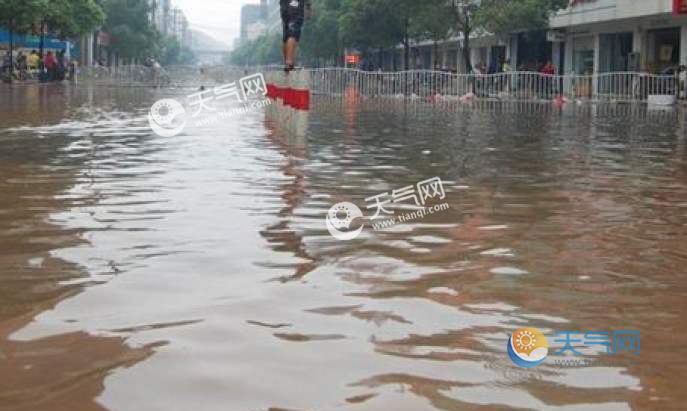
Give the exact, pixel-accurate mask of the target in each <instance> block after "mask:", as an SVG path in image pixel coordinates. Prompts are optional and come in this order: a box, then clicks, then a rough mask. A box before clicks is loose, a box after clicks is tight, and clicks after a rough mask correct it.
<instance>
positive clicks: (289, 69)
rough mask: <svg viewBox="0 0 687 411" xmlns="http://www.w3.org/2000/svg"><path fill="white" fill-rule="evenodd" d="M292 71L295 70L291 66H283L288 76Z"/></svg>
mask: <svg viewBox="0 0 687 411" xmlns="http://www.w3.org/2000/svg"><path fill="white" fill-rule="evenodd" d="M294 69H295V67H294V65H293V64H287V65H286V66H284V72H285V73H286V74H289V73H290V72H292V71H293V70H294Z"/></svg>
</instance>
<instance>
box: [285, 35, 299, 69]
mask: <svg viewBox="0 0 687 411" xmlns="http://www.w3.org/2000/svg"><path fill="white" fill-rule="evenodd" d="M297 48H298V41H297V40H296V39H295V38H294V37H289V39H288V40H287V41H286V45H285V49H286V52H285V53H284V54H285V56H286V57H285V58H284V60H285V61H284V63H285V64H286V66H287V67H292V66H293V65H294V64H295V61H296V49H297Z"/></svg>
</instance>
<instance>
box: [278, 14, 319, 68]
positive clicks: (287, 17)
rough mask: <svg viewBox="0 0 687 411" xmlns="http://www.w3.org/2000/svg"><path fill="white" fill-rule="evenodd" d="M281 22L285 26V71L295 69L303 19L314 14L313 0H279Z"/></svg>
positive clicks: (283, 37) (283, 38)
mask: <svg viewBox="0 0 687 411" xmlns="http://www.w3.org/2000/svg"><path fill="white" fill-rule="evenodd" d="M279 7H280V10H281V22H282V28H283V31H284V33H283V36H282V40H283V42H284V45H283V50H282V52H283V54H284V71H286V72H287V73H288V72H290V71H291V70H293V68H294V66H295V61H296V50H297V48H298V42H299V41H300V39H301V30H302V29H303V21H305V19H306V18H310V16H311V15H312V4H311V0H279Z"/></svg>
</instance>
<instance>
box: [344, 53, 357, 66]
mask: <svg viewBox="0 0 687 411" xmlns="http://www.w3.org/2000/svg"><path fill="white" fill-rule="evenodd" d="M359 62H360V56H358V55H356V54H348V55H346V64H358V63H359Z"/></svg>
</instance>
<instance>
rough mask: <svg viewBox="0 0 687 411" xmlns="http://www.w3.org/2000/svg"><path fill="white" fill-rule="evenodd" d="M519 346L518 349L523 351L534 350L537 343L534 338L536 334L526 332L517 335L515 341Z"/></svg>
mask: <svg viewBox="0 0 687 411" xmlns="http://www.w3.org/2000/svg"><path fill="white" fill-rule="evenodd" d="M515 341H516V342H517V344H518V348H519V349H520V350H522V351H531V350H533V349H534V345H535V343H536V342H537V340H536V338H534V334H532V332H531V331H528V330H525V331H520V332H519V333H518V334H517V339H516V340H515Z"/></svg>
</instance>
